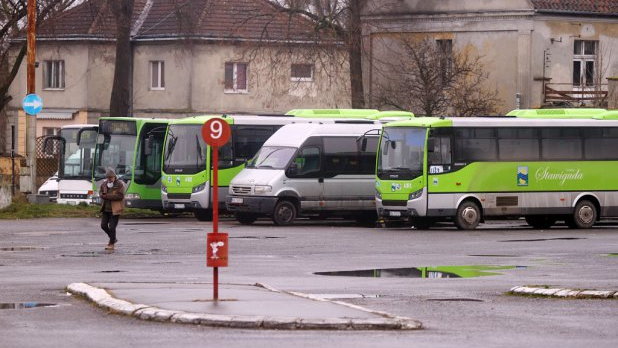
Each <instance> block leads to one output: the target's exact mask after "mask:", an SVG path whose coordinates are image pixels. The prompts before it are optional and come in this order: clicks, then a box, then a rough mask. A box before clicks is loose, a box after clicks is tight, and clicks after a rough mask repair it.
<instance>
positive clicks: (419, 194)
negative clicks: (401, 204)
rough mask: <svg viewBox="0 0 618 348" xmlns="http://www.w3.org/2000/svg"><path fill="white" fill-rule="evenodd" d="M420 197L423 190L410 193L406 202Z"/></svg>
mask: <svg viewBox="0 0 618 348" xmlns="http://www.w3.org/2000/svg"><path fill="white" fill-rule="evenodd" d="M422 195H423V189H420V190H418V191H416V192H412V193H410V197H408V200H409V201H411V200H413V199H417V198H419V197H420V196H422Z"/></svg>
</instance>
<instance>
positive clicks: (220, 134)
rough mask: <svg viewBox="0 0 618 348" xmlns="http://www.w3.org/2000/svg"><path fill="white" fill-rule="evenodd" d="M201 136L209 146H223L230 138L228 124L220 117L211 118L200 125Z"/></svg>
mask: <svg viewBox="0 0 618 348" xmlns="http://www.w3.org/2000/svg"><path fill="white" fill-rule="evenodd" d="M202 138H204V141H205V142H206V144H208V145H210V146H223V145H225V143H227V141H228V140H229V139H230V125H228V124H227V122H226V121H225V120H224V119H222V118H212V119H210V120H208V121H206V123H204V125H203V126H202Z"/></svg>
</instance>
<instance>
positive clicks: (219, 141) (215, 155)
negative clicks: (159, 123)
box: [202, 118, 231, 301]
mask: <svg viewBox="0 0 618 348" xmlns="http://www.w3.org/2000/svg"><path fill="white" fill-rule="evenodd" d="M230 133H231V130H230V126H229V125H228V124H227V122H226V121H225V120H224V119H222V118H213V119H210V120H208V121H206V123H204V125H203V126H202V138H204V141H205V142H206V144H208V145H210V149H211V150H210V151H211V152H212V233H208V235H207V237H206V266H207V267H213V296H212V297H213V300H215V301H217V300H218V299H219V267H227V260H228V257H227V254H228V235H227V233H219V147H220V146H223V145H225V143H227V142H228V140H229V139H230Z"/></svg>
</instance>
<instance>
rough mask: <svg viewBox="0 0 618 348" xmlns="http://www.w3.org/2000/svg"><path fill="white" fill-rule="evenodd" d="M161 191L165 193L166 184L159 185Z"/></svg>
mask: <svg viewBox="0 0 618 348" xmlns="http://www.w3.org/2000/svg"><path fill="white" fill-rule="evenodd" d="M161 192H165V193H167V186H165V185H161Z"/></svg>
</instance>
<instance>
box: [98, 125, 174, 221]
mask: <svg viewBox="0 0 618 348" xmlns="http://www.w3.org/2000/svg"><path fill="white" fill-rule="evenodd" d="M169 122H170V120H167V119H157V118H133V117H102V118H101V119H100V120H99V130H98V135H97V145H96V150H95V156H94V166H93V173H92V174H93V185H94V191H95V201H97V202H98V200H99V199H98V196H97V195H98V193H96V192H97V191H98V188H99V186H100V184H101V182H102V181H103V180H104V179H105V169H106V168H113V169H114V171H116V174H117V175H118V178H120V179H121V180H123V181H124V182H125V183H127V191H126V194H125V205H126V206H127V207H131V208H142V209H152V210H159V211H162V208H163V207H162V204H161V154H162V152H163V140H164V139H165V132H166V129H167V125H168V123H169Z"/></svg>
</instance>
